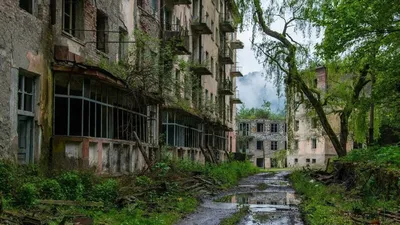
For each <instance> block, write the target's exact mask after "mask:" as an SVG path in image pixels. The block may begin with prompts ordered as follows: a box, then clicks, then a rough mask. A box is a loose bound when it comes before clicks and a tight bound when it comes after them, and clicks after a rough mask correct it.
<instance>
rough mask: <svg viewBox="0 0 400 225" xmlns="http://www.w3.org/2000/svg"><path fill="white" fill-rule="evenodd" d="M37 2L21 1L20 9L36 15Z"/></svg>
mask: <svg viewBox="0 0 400 225" xmlns="http://www.w3.org/2000/svg"><path fill="white" fill-rule="evenodd" d="M35 4H36V0H19V7H20V8H21V9H23V10H25V11H27V12H28V13H30V14H35Z"/></svg>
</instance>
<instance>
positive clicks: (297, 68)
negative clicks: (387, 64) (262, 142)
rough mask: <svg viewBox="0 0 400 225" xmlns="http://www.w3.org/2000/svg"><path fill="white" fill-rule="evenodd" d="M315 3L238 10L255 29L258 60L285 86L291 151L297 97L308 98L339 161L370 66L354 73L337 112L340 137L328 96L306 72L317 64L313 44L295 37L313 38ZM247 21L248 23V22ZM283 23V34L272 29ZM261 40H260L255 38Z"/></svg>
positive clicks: (256, 0) (287, 0)
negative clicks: (300, 33)
mask: <svg viewBox="0 0 400 225" xmlns="http://www.w3.org/2000/svg"><path fill="white" fill-rule="evenodd" d="M313 2H314V1H312V0H299V1H296V0H281V1H275V0H271V1H268V3H269V4H268V5H267V6H264V5H262V3H261V1H260V0H252V2H251V3H250V4H249V3H248V1H245V0H239V2H238V6H239V9H240V11H241V13H242V16H243V18H244V19H243V20H242V24H245V23H246V22H250V23H251V24H252V25H253V39H252V46H253V48H254V50H255V51H256V56H257V57H258V58H259V59H260V60H261V61H262V62H263V64H264V66H265V67H266V68H268V69H269V71H270V74H271V76H272V77H273V78H274V79H275V82H276V84H280V83H281V82H284V83H285V87H286V98H287V108H286V113H287V118H288V139H289V142H288V147H289V149H291V144H292V143H291V142H292V141H293V122H294V121H293V120H294V105H295V95H296V93H298V94H301V95H302V96H305V98H304V100H306V101H307V102H308V103H309V105H310V106H311V107H312V109H313V110H314V111H315V113H316V115H317V116H318V117H319V120H320V122H321V125H322V127H323V129H324V130H325V132H326V134H327V136H328V137H329V139H330V140H331V142H332V144H333V147H334V148H335V150H336V152H337V154H338V156H339V157H341V156H344V155H346V152H347V151H346V144H347V138H348V136H349V118H350V116H351V114H352V112H353V111H354V109H355V106H356V103H357V102H358V100H359V97H360V93H361V91H362V90H363V88H364V86H365V85H366V84H367V83H368V81H369V80H368V78H367V76H368V74H369V69H370V68H369V67H368V66H367V65H366V66H364V67H362V68H360V69H359V70H358V71H357V72H353V73H352V74H353V79H352V80H353V81H354V85H353V86H352V87H351V92H348V95H347V98H346V99H341V100H342V101H343V102H344V107H343V108H339V109H336V108H335V109H334V110H335V113H337V114H339V115H340V135H339V137H340V138H339V137H338V136H337V135H336V133H335V131H334V130H333V128H332V125H331V124H330V123H329V121H328V118H327V112H326V111H325V109H326V104H327V101H326V100H327V99H326V97H327V96H326V95H325V94H324V93H322V92H321V91H320V90H318V89H316V88H314V87H313V85H311V82H310V81H309V77H310V76H309V75H307V74H309V73H306V72H304V71H306V70H305V69H306V68H312V67H313V66H314V68H315V66H316V65H315V63H313V62H314V61H315V60H314V59H313V57H312V54H311V53H312V51H310V49H311V48H310V47H311V46H310V44H307V43H306V44H304V43H300V42H299V41H296V40H295V39H294V38H293V37H292V36H293V35H292V34H293V32H294V31H299V30H302V31H303V33H304V34H303V36H305V33H306V31H308V36H312V35H311V34H312V33H313V27H312V23H311V22H310V8H311V7H313V5H314V3H313ZM246 18H247V19H248V20H246ZM277 20H279V21H281V22H282V23H283V25H282V27H281V29H280V30H281V31H277V30H274V29H272V28H271V25H272V23H273V22H275V21H277ZM255 37H258V38H255Z"/></svg>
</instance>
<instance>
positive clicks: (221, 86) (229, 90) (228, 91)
mask: <svg viewBox="0 0 400 225" xmlns="http://www.w3.org/2000/svg"><path fill="white" fill-rule="evenodd" d="M218 90H219V93H220V94H221V95H233V94H234V92H233V84H232V81H231V80H229V79H225V80H223V81H222V82H218Z"/></svg>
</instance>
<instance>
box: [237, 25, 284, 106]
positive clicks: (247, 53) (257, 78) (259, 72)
mask: <svg viewBox="0 0 400 225" xmlns="http://www.w3.org/2000/svg"><path fill="white" fill-rule="evenodd" d="M251 32H252V31H250V30H249V31H244V32H242V33H239V34H238V39H239V40H241V41H242V42H243V43H244V49H240V50H238V51H237V52H238V54H237V61H238V66H240V67H241V71H242V73H243V75H244V77H243V78H238V79H237V87H238V90H239V92H240V99H241V100H242V102H243V103H244V104H245V106H246V107H247V108H252V107H261V105H262V104H263V102H264V100H265V101H269V102H271V109H272V110H273V111H275V112H277V111H280V110H282V109H283V107H284V101H285V97H284V96H282V97H280V98H279V97H278V96H277V90H276V88H275V87H274V85H273V84H272V82H271V81H269V80H266V78H265V76H264V75H263V74H264V71H265V70H264V69H263V66H262V65H261V64H260V63H258V61H257V59H256V58H255V55H254V52H253V50H251V42H250V39H251V35H252V33H251ZM253 72H256V73H253ZM239 107H240V106H239Z"/></svg>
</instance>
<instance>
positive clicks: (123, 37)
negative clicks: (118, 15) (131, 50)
mask: <svg viewBox="0 0 400 225" xmlns="http://www.w3.org/2000/svg"><path fill="white" fill-rule="evenodd" d="M128 41H129V37H128V32H127V31H126V30H124V29H122V28H119V48H118V60H119V61H120V62H125V61H126V59H127V57H128Z"/></svg>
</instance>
